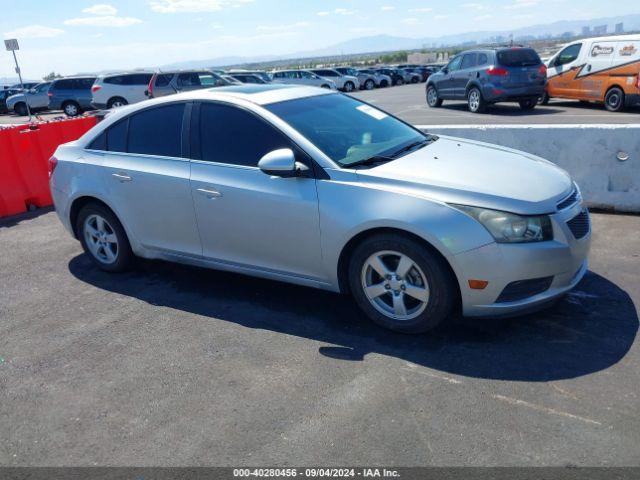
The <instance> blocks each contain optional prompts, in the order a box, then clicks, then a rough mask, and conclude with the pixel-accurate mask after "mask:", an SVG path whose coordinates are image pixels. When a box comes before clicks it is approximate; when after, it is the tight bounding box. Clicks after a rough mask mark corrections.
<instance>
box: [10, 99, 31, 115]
mask: <svg viewBox="0 0 640 480" xmlns="http://www.w3.org/2000/svg"><path fill="white" fill-rule="evenodd" d="M13 110H14V111H15V112H16V115H19V116H21V117H24V116H26V115H28V114H29V112H28V111H27V104H26V103H23V102H20V103H16V104H15V106H14V107H13Z"/></svg>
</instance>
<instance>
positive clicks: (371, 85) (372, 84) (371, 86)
mask: <svg viewBox="0 0 640 480" xmlns="http://www.w3.org/2000/svg"><path fill="white" fill-rule="evenodd" d="M375 86H376V83H375V82H374V81H373V80H371V79H369V80H367V81H366V82H364V89H365V90H373V89H374V88H375Z"/></svg>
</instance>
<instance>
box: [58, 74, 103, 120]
mask: <svg viewBox="0 0 640 480" xmlns="http://www.w3.org/2000/svg"><path fill="white" fill-rule="evenodd" d="M95 81H96V77H95V76H92V77H72V78H60V79H58V80H54V81H53V83H52V84H51V86H50V87H49V92H48V93H47V95H49V110H63V111H64V113H66V114H67V116H69V117H75V116H76V115H80V114H81V113H82V112H83V111H85V110H91V109H92V108H93V107H92V106H91V95H92V94H91V87H92V86H93V82H95Z"/></svg>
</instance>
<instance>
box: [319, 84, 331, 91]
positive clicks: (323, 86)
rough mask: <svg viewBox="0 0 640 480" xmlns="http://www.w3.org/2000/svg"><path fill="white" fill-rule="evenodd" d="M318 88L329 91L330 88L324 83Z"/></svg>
mask: <svg viewBox="0 0 640 480" xmlns="http://www.w3.org/2000/svg"><path fill="white" fill-rule="evenodd" d="M320 88H326V89H327V90H331V86H330V85H328V84H326V83H324V84H322V85H321V86H320Z"/></svg>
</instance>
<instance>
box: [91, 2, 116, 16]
mask: <svg viewBox="0 0 640 480" xmlns="http://www.w3.org/2000/svg"><path fill="white" fill-rule="evenodd" d="M82 12H83V13H89V14H91V15H115V14H116V13H118V9H117V8H116V7H114V6H113V5H108V4H106V3H98V4H96V5H93V6H91V7H88V8H85V9H84V10H82Z"/></svg>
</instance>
